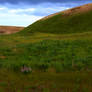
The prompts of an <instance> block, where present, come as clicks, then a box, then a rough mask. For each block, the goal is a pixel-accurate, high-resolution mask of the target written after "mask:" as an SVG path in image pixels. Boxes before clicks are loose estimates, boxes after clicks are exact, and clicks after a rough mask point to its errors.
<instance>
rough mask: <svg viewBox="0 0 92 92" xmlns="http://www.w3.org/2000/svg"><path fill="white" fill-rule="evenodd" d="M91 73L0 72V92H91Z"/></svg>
mask: <svg viewBox="0 0 92 92" xmlns="http://www.w3.org/2000/svg"><path fill="white" fill-rule="evenodd" d="M91 85H92V72H64V73H53V72H34V73H31V74H26V75H24V74H22V73H20V72H17V73H16V72H12V71H7V70H3V69H2V70H0V92H91V91H92V86H91Z"/></svg>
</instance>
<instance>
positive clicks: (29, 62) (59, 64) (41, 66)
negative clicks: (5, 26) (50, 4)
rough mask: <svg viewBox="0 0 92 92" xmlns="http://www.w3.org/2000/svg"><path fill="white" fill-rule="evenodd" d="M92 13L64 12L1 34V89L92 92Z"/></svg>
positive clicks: (41, 91) (4, 90) (39, 91)
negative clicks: (70, 13) (71, 13)
mask: <svg viewBox="0 0 92 92" xmlns="http://www.w3.org/2000/svg"><path fill="white" fill-rule="evenodd" d="M91 16H92V12H91V11H89V12H86V13H80V14H79V13H78V14H73V15H68V16H66V15H64V14H63V13H61V14H58V15H55V16H53V17H50V18H48V19H46V20H39V21H37V22H35V23H33V24H32V25H29V26H28V27H27V28H24V29H23V30H22V31H20V32H18V33H15V34H10V35H0V92H92V21H91V20H92V17H91ZM24 68H25V69H27V70H26V71H24Z"/></svg>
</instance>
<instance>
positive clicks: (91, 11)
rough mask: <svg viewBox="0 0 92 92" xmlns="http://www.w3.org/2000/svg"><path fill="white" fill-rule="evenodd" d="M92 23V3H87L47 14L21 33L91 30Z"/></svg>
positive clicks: (57, 32) (67, 32)
mask: <svg viewBox="0 0 92 92" xmlns="http://www.w3.org/2000/svg"><path fill="white" fill-rule="evenodd" d="M86 9H87V10H86ZM84 10H85V12H84ZM79 11H80V12H79ZM82 11H83V12H82ZM89 20H90V21H89ZM91 25H92V4H87V5H84V6H80V7H76V8H72V9H70V10H67V11H63V12H59V13H56V14H53V15H50V16H47V17H45V18H43V19H41V20H39V21H37V22H35V23H33V24H32V25H30V26H28V27H27V28H25V29H24V30H23V32H21V34H24V35H28V34H29V35H30V34H31V33H35V32H41V33H54V34H69V33H82V32H91V31H92V26H91Z"/></svg>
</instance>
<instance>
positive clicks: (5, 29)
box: [0, 26, 24, 34]
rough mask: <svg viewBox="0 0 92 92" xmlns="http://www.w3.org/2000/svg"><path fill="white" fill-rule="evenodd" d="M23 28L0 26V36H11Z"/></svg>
mask: <svg viewBox="0 0 92 92" xmlns="http://www.w3.org/2000/svg"><path fill="white" fill-rule="evenodd" d="M23 29H24V27H16V26H0V34H12V33H16V32H19V31H21V30H23Z"/></svg>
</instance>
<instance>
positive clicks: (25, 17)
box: [0, 0, 92, 26]
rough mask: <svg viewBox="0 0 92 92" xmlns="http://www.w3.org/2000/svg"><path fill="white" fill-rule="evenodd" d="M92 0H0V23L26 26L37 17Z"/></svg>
mask: <svg viewBox="0 0 92 92" xmlns="http://www.w3.org/2000/svg"><path fill="white" fill-rule="evenodd" d="M87 3H92V0H0V25H12V26H28V25H30V24H32V23H33V22H35V21H37V20H38V19H40V18H42V17H44V16H47V15H49V14H52V13H56V12H59V11H62V10H65V9H69V8H72V7H76V6H80V5H83V4H87Z"/></svg>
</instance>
